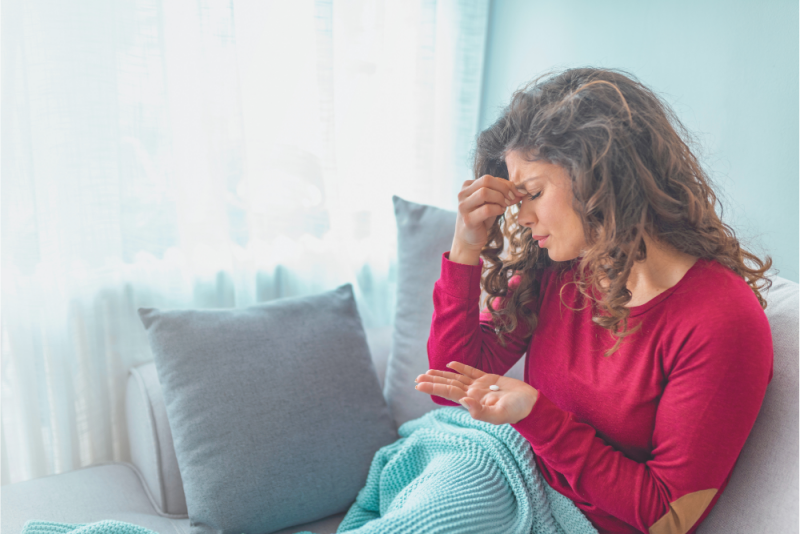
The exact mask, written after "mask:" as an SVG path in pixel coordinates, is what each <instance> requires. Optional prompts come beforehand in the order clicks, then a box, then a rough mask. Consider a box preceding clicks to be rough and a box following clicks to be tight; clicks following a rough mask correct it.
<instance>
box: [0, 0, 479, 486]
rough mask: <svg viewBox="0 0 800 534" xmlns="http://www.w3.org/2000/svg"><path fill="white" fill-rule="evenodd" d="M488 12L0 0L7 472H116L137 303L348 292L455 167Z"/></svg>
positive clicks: (458, 172)
mask: <svg viewBox="0 0 800 534" xmlns="http://www.w3.org/2000/svg"><path fill="white" fill-rule="evenodd" d="M488 1H489V0H469V1H467V0H462V1H459V0H414V1H406V0H370V1H341V2H340V1H332V0H316V1H314V0H292V1H291V2H263V1H259V0H247V1H245V0H235V1H208V0H205V1H204V0H200V1H191V2H190V1H184V0H169V1H158V0H136V1H118V2H107V1H105V0H86V1H82V2H77V3H76V2H60V1H57V0H26V1H24V2H23V1H22V0H16V1H12V2H6V3H4V4H3V9H4V10H3V15H4V16H3V43H2V44H3V87H2V105H3V115H2V129H3V136H2V143H3V144H2V152H3V154H2V188H3V191H2V192H3V195H2V312H3V314H2V340H1V341H2V344H1V345H0V347H1V348H2V352H1V353H0V354H1V356H2V425H1V428H0V438H1V439H2V443H1V444H0V447H2V466H1V467H2V483H3V484H7V483H11V482H17V481H21V480H26V479H30V478H35V477H39V476H44V475H48V474H53V473H60V472H64V471H69V470H72V469H77V468H79V467H82V466H86V465H89V464H92V463H96V462H101V461H109V460H129V458H130V455H129V451H128V448H127V435H126V426H125V413H124V391H125V384H126V378H127V372H128V369H129V368H130V367H132V366H135V365H138V364H140V363H144V362H146V361H148V360H150V359H151V358H152V355H151V354H150V350H149V347H148V345H147V340H146V337H145V333H144V329H143V328H142V326H141V323H140V321H139V318H138V315H137V313H136V309H137V308H138V307H142V306H144V307H158V308H225V307H244V306H249V305H252V304H256V303H259V302H264V301H268V300H271V299H275V298H281V297H288V296H294V295H304V294H310V293H315V292H318V291H324V290H328V289H332V288H334V287H336V286H338V285H340V284H343V283H347V282H350V283H352V284H353V286H354V290H355V292H356V296H357V300H358V304H359V309H360V311H361V314H362V318H363V320H364V323H365V326H366V327H368V328H390V327H391V324H392V321H393V315H394V265H395V246H396V236H395V226H394V216H393V209H392V203H391V196H392V195H393V194H397V195H400V196H402V197H404V198H407V199H409V200H414V201H417V202H424V203H428V204H434V205H438V206H441V207H444V208H449V209H455V206H456V193H457V191H458V190H459V189H460V184H461V182H463V181H464V180H466V179H470V178H472V174H471V170H470V153H471V150H472V148H473V145H474V141H475V136H476V134H477V128H478V110H479V107H480V106H479V104H480V89H481V83H482V73H483V60H484V59H483V58H484V48H485V42H486V29H487V18H488V8H489V6H488Z"/></svg>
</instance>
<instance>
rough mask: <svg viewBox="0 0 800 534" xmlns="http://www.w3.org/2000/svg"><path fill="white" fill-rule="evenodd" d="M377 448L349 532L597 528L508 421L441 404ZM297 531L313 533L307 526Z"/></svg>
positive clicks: (31, 525)
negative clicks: (544, 471) (549, 478)
mask: <svg viewBox="0 0 800 534" xmlns="http://www.w3.org/2000/svg"><path fill="white" fill-rule="evenodd" d="M399 433H400V436H401V437H400V439H398V440H397V441H395V442H394V443H392V444H390V445H387V446H385V447H383V448H382V449H380V450H379V451H378V452H376V453H375V456H374V458H373V460H372V465H371V466H370V469H369V474H368V475H367V483H366V485H365V486H364V487H363V488H362V489H361V491H359V493H358V496H357V498H356V502H355V503H353V505H352V506H351V507H350V510H349V511H348V512H347V514H346V515H345V517H344V519H343V520H342V522H341V524H340V525H339V529H338V530H337V533H339V532H349V533H351V534H386V533H403V534H414V533H419V534H422V533H425V534H432V533H448V534H449V533H453V534H467V533H476V534H491V533H498V534H500V533H502V534H512V533H513V534H523V533H524V534H597V530H595V528H594V527H593V526H592V524H591V523H590V522H589V520H588V519H586V517H585V516H584V515H583V513H582V512H581V511H580V510H579V509H578V508H577V507H576V506H575V504H574V503H573V502H572V501H571V500H569V499H568V498H567V497H564V496H563V495H561V494H560V493H558V492H557V491H555V490H554V489H552V488H551V487H550V486H549V485H548V484H547V482H545V480H544V478H542V476H541V474H540V473H539V470H538V468H537V466H536V462H535V461H534V458H533V452H532V451H531V448H530V445H529V444H528V442H527V441H526V440H525V438H523V437H522V436H520V434H519V433H518V432H517V431H516V430H514V429H513V428H512V427H511V426H510V425H492V424H490V423H484V422H482V421H476V420H475V419H473V418H472V417H471V416H470V415H469V412H467V411H466V410H463V409H461V408H457V407H446V408H439V409H437V410H434V411H432V412H429V413H427V414H425V415H424V416H422V417H420V418H418V419H414V420H412V421H409V422H407V423H405V424H403V425H402V426H401V427H400V429H399ZM68 532H69V533H71V534H100V533H103V534H106V533H108V534H110V533H113V534H153V532H152V531H150V530H148V529H145V528H143V527H139V526H136V525H133V524H130V523H121V522H118V521H99V522H97V523H89V524H85V525H75V524H65V523H47V522H42V521H36V522H34V521H29V522H28V523H26V524H25V527H24V528H23V530H22V534H66V533H68ZM297 534H313V533H310V532H308V531H303V532H298V533H297Z"/></svg>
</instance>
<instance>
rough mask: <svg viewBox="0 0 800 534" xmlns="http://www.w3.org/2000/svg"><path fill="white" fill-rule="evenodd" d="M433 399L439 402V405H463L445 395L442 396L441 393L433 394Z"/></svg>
mask: <svg viewBox="0 0 800 534" xmlns="http://www.w3.org/2000/svg"><path fill="white" fill-rule="evenodd" d="M431 400H432V401H433V402H435V403H436V404H438V405H439V406H461V405H460V404H459V403H457V402H453V401H451V400H449V399H445V398H444V397H440V396H439V395H431Z"/></svg>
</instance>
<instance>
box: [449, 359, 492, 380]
mask: <svg viewBox="0 0 800 534" xmlns="http://www.w3.org/2000/svg"><path fill="white" fill-rule="evenodd" d="M447 367H449V368H450V369H453V370H454V371H458V372H459V373H461V374H462V375H466V376H468V377H470V378H472V379H473V380H477V379H478V378H480V377H482V376H483V375H485V374H488V373H484V372H483V371H481V370H480V369H476V368H475V367H472V366H469V365H467V364H465V363H461V362H450V363H448V364H447Z"/></svg>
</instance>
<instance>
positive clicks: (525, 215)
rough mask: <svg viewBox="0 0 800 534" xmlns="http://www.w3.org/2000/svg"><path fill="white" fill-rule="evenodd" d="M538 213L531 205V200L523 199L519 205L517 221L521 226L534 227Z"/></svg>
mask: <svg viewBox="0 0 800 534" xmlns="http://www.w3.org/2000/svg"><path fill="white" fill-rule="evenodd" d="M536 221H537V219H536V213H535V211H534V209H533V207H532V206H531V205H530V202H528V201H527V199H526V200H523V201H522V203H521V204H520V205H519V213H518V214H517V223H519V225H520V226H525V227H527V228H533V226H534V225H535V224H536Z"/></svg>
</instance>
